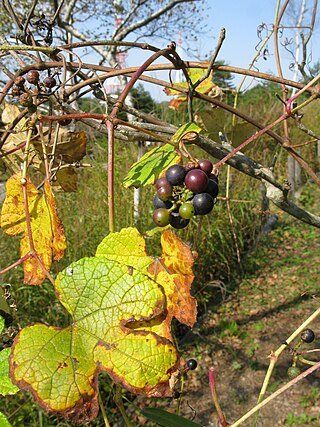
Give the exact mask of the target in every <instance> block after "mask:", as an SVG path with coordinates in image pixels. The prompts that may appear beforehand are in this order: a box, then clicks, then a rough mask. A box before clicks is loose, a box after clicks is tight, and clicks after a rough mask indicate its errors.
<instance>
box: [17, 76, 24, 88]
mask: <svg viewBox="0 0 320 427" xmlns="http://www.w3.org/2000/svg"><path fill="white" fill-rule="evenodd" d="M25 81H26V80H25V79H24V78H23V77H22V76H18V77H16V79H15V81H14V84H15V85H17V86H19V87H22V86H23V85H24V84H25Z"/></svg>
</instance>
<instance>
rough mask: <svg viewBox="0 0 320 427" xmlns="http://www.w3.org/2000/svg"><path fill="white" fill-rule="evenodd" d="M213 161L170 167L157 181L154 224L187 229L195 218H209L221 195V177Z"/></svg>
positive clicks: (154, 199)
mask: <svg viewBox="0 0 320 427" xmlns="http://www.w3.org/2000/svg"><path fill="white" fill-rule="evenodd" d="M212 169H213V165H212V162H211V161H210V160H206V159H205V160H199V161H198V162H190V163H188V164H186V165H185V166H182V165H179V164H176V165H172V166H170V167H169V168H168V169H167V170H166V173H165V176H163V177H161V178H159V179H158V180H157V182H156V184H155V185H156V189H157V194H156V195H155V196H154V198H153V206H154V208H155V210H154V212H153V222H154V223H155V224H156V225H157V226H158V227H165V226H166V225H168V224H170V225H171V226H172V227H174V228H177V229H180V228H184V227H186V226H187V225H188V224H189V222H190V219H191V218H192V217H193V216H194V215H207V214H208V213H210V212H211V211H212V209H213V206H214V200H215V198H216V197H217V196H218V192H219V187H218V177H217V175H215V174H213V173H212Z"/></svg>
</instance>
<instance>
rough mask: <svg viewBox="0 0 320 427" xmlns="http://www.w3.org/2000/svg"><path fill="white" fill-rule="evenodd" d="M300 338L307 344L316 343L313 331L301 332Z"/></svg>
mask: <svg viewBox="0 0 320 427" xmlns="http://www.w3.org/2000/svg"><path fill="white" fill-rule="evenodd" d="M300 338H301V339H302V341H304V342H306V343H310V342H312V341H314V338H315V335H314V332H313V330H312V329H305V330H304V331H302V332H301V334H300Z"/></svg>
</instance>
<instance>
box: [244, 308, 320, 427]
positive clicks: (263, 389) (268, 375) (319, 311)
mask: <svg viewBox="0 0 320 427" xmlns="http://www.w3.org/2000/svg"><path fill="white" fill-rule="evenodd" d="M319 315H320V307H319V308H318V309H317V310H316V311H314V312H313V313H312V314H311V316H309V317H308V319H306V320H305V321H304V322H303V323H302V325H300V326H299V328H297V329H296V330H295V331H294V332H293V333H292V334H291V335H290V337H289V338H287V340H286V341H285V342H284V343H283V344H281V346H280V347H279V348H278V349H277V350H276V351H275V352H271V354H270V356H269V357H270V364H269V367H268V370H267V373H266V375H265V378H264V381H263V384H262V387H261V390H260V394H259V397H258V401H257V403H258V404H260V403H261V402H262V401H264V396H265V394H266V391H267V388H268V385H269V381H270V378H271V375H272V372H273V369H274V367H275V364H276V362H277V360H278V358H279V356H280V354H281V353H282V352H283V351H284V350H285V349H286V348H287V347H288V345H289V344H290V343H291V342H292V341H293V340H294V339H295V338H297V336H299V335H300V333H301V332H302V331H303V330H304V329H305V328H306V327H307V326H308V325H309V324H310V323H311V322H312V321H313V320H314V319H316V318H317V316H319ZM255 412H256V411H255ZM258 418H259V412H257V414H256V416H255V418H254V420H253V423H252V427H255V426H256V424H257V421H258Z"/></svg>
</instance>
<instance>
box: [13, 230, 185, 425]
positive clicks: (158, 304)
mask: <svg viewBox="0 0 320 427" xmlns="http://www.w3.org/2000/svg"><path fill="white" fill-rule="evenodd" d="M170 236H171V234H170V235H168V237H170ZM171 240H172V239H171ZM172 242H174V240H172ZM97 255H98V256H96V257H92V258H83V259H81V260H79V261H77V262H74V263H72V264H71V265H70V266H69V267H67V268H66V269H65V270H64V271H62V272H61V273H59V275H58V277H57V279H56V283H55V290H56V293H57V295H58V297H59V299H60V302H61V303H62V305H63V306H64V307H65V308H66V310H67V311H68V313H69V314H70V316H71V319H72V321H71V323H70V325H69V326H68V327H66V328H64V329H62V328H58V327H53V326H46V325H41V324H34V325H32V326H29V327H27V328H25V329H23V330H22V331H20V332H19V334H18V335H17V336H16V338H15V340H14V344H13V347H12V354H11V357H10V372H11V377H12V378H13V381H14V382H15V384H17V385H18V386H19V387H20V388H23V389H26V390H29V391H30V392H31V393H32V394H33V396H34V397H35V399H36V400H37V401H38V403H39V404H40V405H41V406H42V407H43V408H44V409H46V410H50V412H54V413H58V414H61V415H63V416H65V417H66V418H70V419H72V420H75V421H78V422H85V421H86V422H89V421H92V420H93V419H94V418H95V417H96V415H97V412H98V374H99V372H101V371H107V372H108V374H109V375H110V377H111V378H112V379H113V380H114V382H115V383H117V384H119V385H121V386H123V387H125V388H126V389H128V390H129V391H131V392H133V393H136V394H137V393H138V394H144V395H147V396H171V394H172V389H171V385H170V383H169V380H170V378H171V375H172V374H173V373H175V372H176V371H177V370H178V368H179V357H178V354H177V352H176V349H175V347H174V346H173V344H172V342H171V340H170V338H171V335H170V331H171V325H170V323H171V319H172V314H171V315H170V316H169V315H167V311H169V308H168V309H167V307H169V305H168V304H167V300H166V296H165V294H164V288H165V286H167V285H166V282H168V281H171V282H172V286H173V285H174V282H173V280H174V278H176V276H177V275H178V273H177V272H176V271H175V270H176V268H175V264H172V263H174V262H176V261H175V259H176V258H174V260H170V259H168V261H166V260H165V262H166V263H168V268H169V269H172V270H173V271H174V274H173V276H172V278H170V275H169V271H168V272H166V274H164V273H163V272H159V273H157V274H156V272H155V271H154V268H153V271H152V274H151V273H149V272H148V269H149V268H150V267H151V265H150V261H153V259H152V258H151V257H149V256H148V255H147V254H146V252H145V243H144V241H143V238H142V236H141V235H140V234H139V233H138V232H137V230H135V229H133V228H128V229H123V230H121V231H120V232H119V233H112V234H110V235H109V236H107V238H105V239H104V240H103V242H102V243H101V244H100V245H99V247H98V250H97ZM186 256H187V255H186ZM168 257H169V255H168ZM169 261H170V262H169ZM192 262H193V260H191V259H190V263H192ZM188 265H189V264H188ZM190 265H191V264H190ZM188 268H189V267H188ZM179 274H180V276H181V280H180V281H182V278H183V274H184V273H183V272H181V273H179ZM180 276H179V277H180ZM158 277H159V280H158ZM186 277H187V282H188V283H187V284H186V286H187V285H188V286H189V282H190V268H189V269H186ZM181 283H182V282H181ZM172 286H171V287H172ZM186 289H187V291H188V289H189V288H188V287H187V288H186ZM181 292H182V290H181ZM170 304H171V305H172V302H171V303H170ZM171 305H170V306H171ZM177 309H178V307H177ZM183 309H184V310H185V307H183ZM174 315H177V316H178V313H175V314H174Z"/></svg>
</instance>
